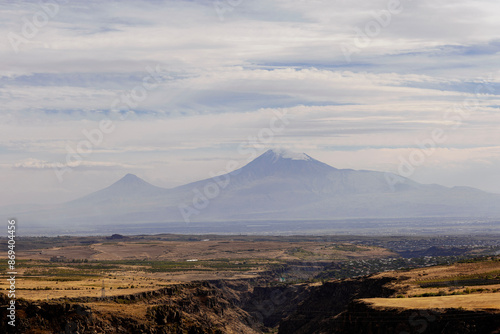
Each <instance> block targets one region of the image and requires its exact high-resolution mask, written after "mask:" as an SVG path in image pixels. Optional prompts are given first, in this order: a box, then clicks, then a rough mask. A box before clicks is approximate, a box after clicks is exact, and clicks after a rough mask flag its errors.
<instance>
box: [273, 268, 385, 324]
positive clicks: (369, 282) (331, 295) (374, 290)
mask: <svg viewBox="0 0 500 334" xmlns="http://www.w3.org/2000/svg"><path fill="white" fill-rule="evenodd" d="M392 280H393V279H392V278H382V279H380V278H377V279H372V278H369V277H367V278H359V279H347V280H343V281H333V282H326V283H324V284H323V285H321V286H316V287H315V288H314V289H312V290H311V292H310V294H309V296H308V297H307V298H306V299H305V300H304V301H303V302H302V303H301V304H300V305H299V306H298V307H297V309H296V311H295V312H294V313H292V314H291V315H289V316H288V317H287V318H285V319H284V320H283V321H281V322H280V324H279V333H280V334H289V333H297V334H309V333H329V332H328V330H331V329H332V328H335V327H336V323H337V319H336V317H337V315H339V314H341V313H342V312H344V311H345V309H346V307H347V305H349V303H351V302H352V301H353V300H355V299H358V298H370V297H386V296H390V295H391V294H392V293H393V292H394V291H393V290H391V289H389V288H386V287H385V285H386V284H387V283H389V282H391V281H392ZM323 330H326V332H324V331H323Z"/></svg>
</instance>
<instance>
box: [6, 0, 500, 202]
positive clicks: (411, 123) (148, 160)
mask: <svg viewBox="0 0 500 334" xmlns="http://www.w3.org/2000/svg"><path fill="white" fill-rule="evenodd" d="M401 3H402V6H403V10H402V11H401V13H399V14H396V15H392V16H391V18H390V23H389V24H388V25H387V26H386V27H383V28H381V29H380V33H379V34H376V36H373V37H372V38H371V42H370V43H369V45H367V46H366V47H362V48H360V50H359V52H357V53H356V54H354V55H353V57H352V61H351V62H350V63H349V62H347V61H346V59H345V58H344V55H343V53H342V51H341V48H340V46H341V45H342V44H349V45H351V44H352V43H354V41H355V38H356V33H355V30H356V29H357V28H359V29H362V30H363V29H365V28H366V25H367V24H368V23H369V22H371V21H373V20H375V19H374V15H375V16H377V15H379V14H380V13H381V10H384V9H386V8H387V4H388V1H387V0H376V1H361V0H354V1H344V0H337V1H327V0H315V1H303V0H273V1H263V0H256V1H243V2H241V4H240V5H237V6H235V7H234V8H230V9H231V10H229V11H226V12H225V13H224V15H223V18H224V20H222V21H221V20H220V18H219V16H218V13H217V11H216V9H215V8H214V6H213V2H211V1H182V0H179V1H165V2H158V1H150V2H140V3H138V2H133V1H119V2H118V1H105V2H102V1H85V2H77V3H76V2H69V3H68V4H64V5H63V4H61V6H60V11H59V13H58V14H57V15H55V17H54V18H53V19H51V20H50V21H49V22H48V23H47V25H45V26H44V27H40V29H39V31H38V32H37V33H36V34H35V35H36V36H34V37H33V38H29V41H28V42H27V43H22V45H19V52H18V53H15V52H14V50H13V49H12V47H11V45H10V43H9V40H8V38H7V37H8V34H9V33H11V32H14V33H17V34H21V30H22V27H23V17H25V18H27V19H28V20H30V19H31V17H32V16H33V14H34V13H36V12H37V11H39V10H40V7H39V6H40V5H39V3H38V2H35V1H20V2H16V3H13V2H9V3H3V4H1V5H0V8H1V10H0V36H3V37H4V38H2V39H0V59H1V60H2V61H1V62H0V72H1V73H2V76H0V106H1V107H0V108H1V113H0V133H1V135H0V156H1V158H2V164H1V165H0V168H1V169H2V171H3V172H4V175H8V176H5V177H4V178H2V182H4V181H5V182H6V184H8V185H10V186H11V187H15V185H16V182H18V183H19V184H23V185H26V187H27V189H28V190H25V192H24V193H22V192H21V191H20V190H19V192H18V194H17V195H16V194H14V195H13V194H12V192H9V193H7V190H5V191H3V192H1V193H0V197H1V200H2V202H3V203H9V202H19V201H21V200H22V199H21V198H22V197H23V196H26V192H29V191H31V193H33V194H37V196H38V197H43V195H40V194H45V193H52V194H53V196H54V198H66V197H67V196H68V194H70V193H73V194H75V195H76V194H82V193H84V192H89V191H92V190H93V189H96V188H99V187H100V186H101V185H102V184H106V183H111V182H112V181H113V180H115V179H116V178H118V177H119V176H121V173H122V172H123V171H124V170H128V171H131V172H135V173H138V174H140V175H141V176H144V177H146V178H148V179H150V180H155V181H157V182H158V183H159V184H160V185H163V186H173V185H179V184H181V183H183V182H187V181H193V180H196V179H197V178H203V177H207V176H208V172H209V170H210V171H211V170H220V169H221V168H223V166H224V165H225V162H226V160H228V159H242V157H239V156H238V155H237V153H236V148H237V147H238V145H240V144H241V143H245V142H246V141H247V140H248V138H249V137H252V136H255V135H256V134H257V133H258V131H259V130H260V129H262V128H263V127H265V126H267V125H266V124H268V123H269V118H270V117H272V115H273V112H275V111H276V110H288V111H289V112H290V113H291V114H293V115H294V119H293V121H292V122H291V123H290V125H289V126H287V128H286V131H285V132H284V133H282V134H280V135H278V136H276V138H275V140H274V141H273V142H271V143H269V145H270V146H286V147H289V148H292V149H297V150H300V151H306V153H310V155H314V154H316V155H317V156H318V157H320V158H322V159H323V160H325V161H326V162H329V163H331V164H333V165H335V166H337V167H349V168H357V169H363V168H364V169H369V168H372V169H379V170H385V169H389V170H394V169H395V168H397V164H398V155H399V154H403V153H405V152H408V150H411V149H413V148H414V147H415V146H416V145H417V144H416V142H417V141H418V140H422V139H425V138H426V137H428V136H429V133H430V131H432V129H434V128H436V127H439V128H445V129H446V131H447V134H448V140H447V141H446V143H444V144H443V145H442V147H440V148H439V149H438V150H437V151H436V153H435V155H434V156H433V159H430V160H429V162H427V163H426V165H425V166H423V167H422V168H421V169H419V172H417V173H415V177H417V178H418V179H419V180H421V181H425V182H427V181H432V182H437V183H439V182H438V181H439V179H440V178H442V180H443V182H444V183H446V184H453V183H456V184H462V183H464V182H465V183H466V184H468V185H473V186H474V185H476V186H479V187H483V188H485V189H488V190H498V191H500V188H498V187H497V186H494V185H492V184H495V183H487V182H485V181H484V180H483V175H493V174H492V172H491V171H490V169H488V172H486V171H485V168H491V166H498V161H497V158H496V157H497V156H498V152H497V151H496V150H495V149H493V147H496V146H497V145H498V143H499V140H500V137H499V136H500V135H499V134H498V130H497V128H498V126H497V125H498V124H499V121H500V119H499V116H498V108H499V106H500V98H499V89H500V71H499V66H498V53H499V52H500V42H499V41H498V37H497V31H498V30H499V29H500V21H499V20H498V19H497V18H498V14H499V13H500V3H498V2H497V1H493V0H491V1H486V0H481V1H474V2H470V1H466V0H460V1H455V2H453V3H451V2H443V1H431V0H423V1H407V0H401ZM156 65H160V66H161V67H162V68H164V69H165V73H164V79H165V80H164V81H163V82H162V83H161V84H160V85H159V87H157V88H155V89H154V90H151V91H148V96H147V98H146V99H144V100H143V101H140V103H138V104H137V106H136V107H133V108H131V110H130V116H129V117H128V118H127V120H125V121H120V120H118V119H114V121H115V125H116V130H114V131H113V132H112V133H109V134H106V135H105V136H104V138H103V142H102V143H101V144H99V145H96V146H95V147H93V153H92V154H91V155H90V156H89V157H86V158H85V159H84V161H83V162H82V164H81V165H80V167H79V168H76V169H75V172H74V173H71V174H68V178H67V180H66V181H65V182H64V183H63V184H62V185H57V184H55V183H53V182H55V180H56V179H55V177H54V175H52V174H53V173H52V174H51V171H50V169H51V166H52V164H53V163H54V162H61V163H64V161H65V159H66V157H67V153H68V151H67V145H69V146H70V147H73V148H74V147H75V146H76V145H77V144H78V143H79V142H81V141H82V140H86V139H85V136H84V135H83V134H82V130H84V129H87V130H91V129H95V128H98V126H99V123H98V122H99V121H100V120H101V119H103V118H105V117H110V113H109V109H110V108H111V104H112V103H113V101H114V99H115V98H116V97H117V96H118V97H119V96H121V95H123V94H125V95H127V94H130V93H131V92H132V90H133V89H134V88H135V87H138V86H140V85H142V84H143V79H144V78H145V77H146V76H147V75H148V71H147V70H146V67H147V66H150V67H155V66H156ZM490 74H491V75H490ZM485 80H486V81H487V82H489V86H488V88H489V89H490V90H484V85H483V86H481V85H482V83H481V82H483V81H485ZM477 87H483V90H482V92H487V93H488V94H483V95H480V96H476V95H475V93H474V90H475V89H476V88H477ZM475 97H477V98H479V100H478V106H477V108H474V110H473V111H472V113H471V114H470V116H469V117H467V118H466V119H464V120H463V123H462V124H461V126H460V127H459V128H458V129H457V130H451V129H450V128H449V127H450V122H449V121H447V120H446V119H444V118H443V117H444V116H443V115H445V113H446V112H447V111H448V110H450V108H453V107H454V106H457V105H458V106H460V105H461V104H462V103H463V102H464V101H466V100H467V99H471V98H475ZM459 110H460V107H459ZM214 157H215V158H214ZM438 162H439V163H438ZM13 166H14V168H12V167H13ZM485 166H490V167H485ZM207 169H208V170H207ZM450 169H453V170H455V171H457V173H452V172H448V170H450ZM35 171H36V172H35ZM98 171H99V173H97V172H98ZM458 171H462V172H458ZM465 173H467V175H465ZM91 178H92V179H95V180H96V182H95V183H92V182H90V181H89V180H90V179H91ZM28 179H29V180H30V181H32V182H30V183H29V184H25V183H24V181H22V180H28ZM42 179H43V182H42ZM464 180H466V181H464ZM44 182H45V183H44ZM37 184H40V186H37ZM496 184H500V183H498V182H497V183H496ZM42 185H43V186H42ZM37 187H38V188H37ZM497 188H498V189H497ZM5 189H10V188H9V187H6V188H5ZM58 194H64V196H60V195H58ZM37 196H35V195H33V196H31V197H30V198H32V200H34V201H36V198H37ZM14 197H17V199H14Z"/></svg>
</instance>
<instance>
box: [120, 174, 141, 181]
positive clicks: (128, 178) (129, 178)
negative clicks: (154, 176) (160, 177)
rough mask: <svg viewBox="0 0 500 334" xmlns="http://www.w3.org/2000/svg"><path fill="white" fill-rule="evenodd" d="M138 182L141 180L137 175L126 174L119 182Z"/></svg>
mask: <svg viewBox="0 0 500 334" xmlns="http://www.w3.org/2000/svg"><path fill="white" fill-rule="evenodd" d="M138 180H141V181H142V179H141V178H140V177H138V176H137V175H135V174H130V173H128V174H127V175H125V176H124V177H122V178H121V180H120V181H124V182H136V181H138Z"/></svg>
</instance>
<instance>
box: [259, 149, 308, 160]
mask: <svg viewBox="0 0 500 334" xmlns="http://www.w3.org/2000/svg"><path fill="white" fill-rule="evenodd" d="M265 154H267V155H269V156H272V157H273V158H274V160H275V161H276V160H278V159H290V160H306V161H307V160H312V158H311V157H310V156H308V155H307V154H305V153H297V152H293V151H290V150H287V149H284V148H273V149H270V150H268V151H267V152H266V153H265Z"/></svg>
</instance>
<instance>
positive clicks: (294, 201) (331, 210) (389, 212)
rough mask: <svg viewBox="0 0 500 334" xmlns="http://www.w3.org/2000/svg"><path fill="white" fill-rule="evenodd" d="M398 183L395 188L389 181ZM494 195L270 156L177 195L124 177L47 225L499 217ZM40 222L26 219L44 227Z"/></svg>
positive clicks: (283, 153)
mask: <svg viewBox="0 0 500 334" xmlns="http://www.w3.org/2000/svg"><path fill="white" fill-rule="evenodd" d="M388 175H391V176H393V177H398V179H399V180H400V181H401V182H399V183H398V184H397V185H396V186H394V185H391V184H390V182H388V179H387V176H388ZM498 204H500V195H496V194H489V193H486V192H483V191H481V190H478V189H475V188H470V187H454V188H448V187H444V186H440V185H424V184H420V183H417V182H415V181H412V180H410V179H407V178H401V177H399V176H396V175H395V174H390V173H389V174H388V173H384V172H377V171H367V170H353V169H337V168H335V167H332V166H330V165H328V164H325V163H323V162H321V161H318V160H316V159H314V158H312V157H310V156H309V155H307V154H305V153H293V152H291V151H287V150H268V151H266V152H265V153H263V154H261V155H260V156H258V157H257V158H255V159H254V160H252V161H250V162H249V163H248V164H246V165H245V166H243V167H241V168H239V169H237V170H234V171H231V172H229V173H227V174H223V175H219V176H217V177H215V178H207V179H204V180H199V181H196V182H192V183H188V184H185V185H182V186H178V187H175V188H170V189H166V188H161V187H157V186H155V185H152V184H150V183H148V182H146V181H145V180H143V179H141V178H139V177H138V176H136V175H133V174H127V175H125V176H124V177H122V178H121V179H119V180H118V181H117V182H115V183H113V184H111V185H110V186H108V187H106V188H104V189H101V190H98V191H96V192H94V193H91V194H88V195H87V196H84V197H82V198H79V199H76V200H73V201H70V202H66V203H63V204H62V205H61V207H60V208H59V209H57V210H53V212H52V213H51V214H50V219H51V222H54V223H58V222H61V221H68V220H69V221H72V222H77V223H81V224H88V222H89V221H92V223H93V224H98V223H113V224H114V223H120V224H132V223H149V222H155V223H160V222H164V223H169V222H182V221H184V222H186V223H189V222H194V221H200V222H203V221H206V222H209V221H241V220H288V219H313V220H318V219H320V220H325V219H326V220H329V219H338V218H353V217H354V218H395V217H429V216H437V217H456V216H463V217H485V216H491V217H500V208H499V207H500V206H499V205H498ZM44 215H47V214H46V213H44V214H39V215H38V216H37V215H36V214H34V215H31V216H28V217H26V220H28V221H44V219H45V221H46V220H48V219H47V218H44Z"/></svg>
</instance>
